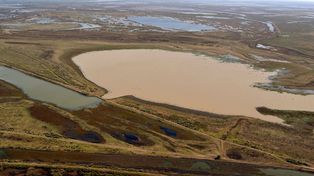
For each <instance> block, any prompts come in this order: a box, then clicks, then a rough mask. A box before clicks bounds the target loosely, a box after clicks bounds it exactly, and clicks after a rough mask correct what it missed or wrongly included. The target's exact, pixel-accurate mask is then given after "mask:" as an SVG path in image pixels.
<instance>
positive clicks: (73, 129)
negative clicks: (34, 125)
mask: <svg viewBox="0 0 314 176" xmlns="http://www.w3.org/2000/svg"><path fill="white" fill-rule="evenodd" d="M29 111H30V113H31V115H32V116H33V117H34V118H36V119H38V120H41V121H43V122H46V123H49V124H52V125H55V126H57V127H59V128H60V130H61V131H62V134H63V135H64V136H65V137H68V138H71V139H77V140H83V141H87V142H93V143H104V142H105V140H104V138H103V137H102V136H101V135H99V134H98V133H96V132H93V131H86V130H84V129H82V128H81V127H80V125H79V124H78V123H76V122H74V121H72V120H70V119H69V118H67V117H65V116H63V115H61V114H59V113H57V112H55V111H54V110H52V109H50V108H48V107H47V106H44V105H39V104H35V105H34V106H32V107H30V108H29Z"/></svg>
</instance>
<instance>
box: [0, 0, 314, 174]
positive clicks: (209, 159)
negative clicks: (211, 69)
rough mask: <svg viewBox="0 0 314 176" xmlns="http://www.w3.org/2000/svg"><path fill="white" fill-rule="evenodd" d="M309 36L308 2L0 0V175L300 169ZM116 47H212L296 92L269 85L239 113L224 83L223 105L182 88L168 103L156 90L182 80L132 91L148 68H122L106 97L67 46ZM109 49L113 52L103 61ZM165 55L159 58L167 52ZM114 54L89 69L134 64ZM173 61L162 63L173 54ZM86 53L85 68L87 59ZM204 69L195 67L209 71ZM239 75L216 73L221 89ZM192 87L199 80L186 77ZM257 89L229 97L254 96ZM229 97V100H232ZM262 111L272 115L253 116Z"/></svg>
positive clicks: (224, 59) (305, 145)
mask: <svg viewBox="0 0 314 176" xmlns="http://www.w3.org/2000/svg"><path fill="white" fill-rule="evenodd" d="M313 41H314V5H313V3H310V2H303V3H301V2H298V3H297V2H282V3H280V2H272V3H270V2H268V3H264V4H263V3H250V2H249V1H246V2H237V1H235V2H233V1H231V2H218V1H217V2H216V1H213V2H212V3H208V2H203V1H195V2H190V1H187V2H184V3H183V2H180V1H176V2H166V1H161V2H159V1H154V0H151V1H144V2H143V1H137V0H133V1H84V0H79V1H72V0H67V1H59V0H58V1H44V0H27V1H22V0H12V1H1V0H0V175H4V176H10V175H38V176H39V175H53V176H59V175H226V176H227V175H228V176H229V175H260V176H276V175H293V176H294V175H296V176H297V175H300V176H311V175H313V172H314V106H313V109H311V106H310V105H311V103H313V96H314V42H313ZM118 51H120V54H121V53H123V52H126V53H124V54H125V55H126V56H130V55H129V52H130V51H134V52H138V51H152V53H149V52H148V53H146V54H144V56H143V55H142V57H138V59H139V58H140V59H141V60H145V57H147V59H152V58H153V54H154V53H153V51H160V52H164V53H169V54H170V55H171V53H179V54H182V56H180V57H178V56H173V58H175V59H180V58H183V59H184V56H186V57H187V58H186V59H189V58H192V57H193V59H194V57H195V58H199V57H201V58H203V60H202V59H200V60H201V61H200V62H206V60H205V61H204V58H211V59H213V60H212V61H209V62H206V64H209V65H211V64H210V63H212V64H217V65H221V64H222V65H224V64H226V65H228V66H230V65H237V66H238V67H241V68H244V67H245V68H246V69H250V70H251V72H253V73H255V72H259V73H260V74H265V75H266V76H264V77H263V79H261V80H254V81H255V82H253V83H258V84H254V85H252V84H251V82H249V83H248V85H249V86H251V87H249V88H248V89H250V90H251V89H254V90H256V91H258V92H264V93H265V92H266V94H267V93H270V94H275V95H276V96H280V95H289V96H290V97H299V98H300V99H299V100H298V103H297V106H293V103H295V102H294V100H293V98H292V100H289V101H291V102H292V103H291V104H292V105H291V106H286V105H288V101H284V100H279V99H272V100H273V101H278V102H275V103H274V104H276V103H277V104H278V106H272V104H271V103H262V104H260V106H257V105H255V104H254V105H253V106H252V107H250V110H251V111H252V112H254V113H246V112H245V110H243V111H242V110H239V108H234V107H230V106H231V105H230V104H229V101H228V99H224V95H221V99H217V101H214V100H213V101H212V103H215V102H216V103H218V100H219V101H221V104H222V105H221V104H220V106H219V107H220V110H219V111H217V110H216V111H215V110H213V111H210V110H209V109H208V108H201V107H200V106H188V105H187V103H186V99H183V100H182V101H178V103H172V102H171V101H164V100H165V99H160V101H158V99H155V98H154V96H155V95H157V94H160V95H162V96H161V97H168V98H171V95H176V96H178V98H176V100H178V99H179V98H180V97H182V94H175V93H178V92H183V94H187V93H189V91H188V90H189V88H190V87H184V89H183V88H182V90H180V91H177V92H175V90H176V89H180V87H175V86H174V87H171V89H172V91H173V93H171V92H170V94H169V95H168V94H164V93H166V92H167V91H165V92H157V93H156V94H154V93H151V94H152V95H154V96H148V97H145V96H143V97H141V95H139V96H137V94H136V92H134V91H132V90H136V88H138V89H140V88H145V91H147V90H153V89H148V88H147V86H148V85H145V86H144V85H143V86H141V84H145V80H144V81H142V82H140V84H139V85H137V86H139V87H135V89H130V87H127V86H128V84H127V83H126V82H127V81H129V79H122V80H123V81H124V82H123V84H122V83H121V82H120V83H119V84H118V86H117V87H118V88H121V90H127V91H130V92H127V93H122V94H117V96H113V97H110V99H108V98H106V96H110V94H111V92H113V93H114V90H113V89H112V88H111V86H115V85H114V84H111V83H110V82H108V83H107V84H108V85H106V84H105V82H104V84H100V83H99V82H97V81H95V80H93V79H91V77H89V76H88V75H87V74H86V70H84V68H83V66H82V65H80V64H78V63H76V62H75V58H77V57H82V56H83V55H86V54H89V53H97V52H108V53H112V52H118ZM183 55H184V56H183ZM103 57H106V55H105V56H103ZM88 58H90V60H93V59H95V58H94V57H93V56H89V57H88ZM119 58H121V57H119ZM106 59H109V60H110V57H108V58H105V59H104V61H103V64H104V65H103V67H105V66H106V63H105V61H106ZM126 59H127V57H126ZM162 59H164V60H163V64H164V62H166V60H165V59H167V58H166V56H164V57H163V58H162ZM168 59H171V58H168ZM114 61H116V60H114ZM114 61H111V64H112V65H109V66H110V68H112V69H113V71H115V72H99V75H98V76H99V77H102V78H108V79H105V81H106V80H109V78H117V77H118V76H117V75H119V74H120V73H121V72H123V69H121V70H119V69H120V68H125V69H126V70H127V69H130V67H131V69H132V68H136V65H137V64H134V63H133V65H132V64H130V65H128V63H127V62H126V63H123V64H122V66H123V67H114V66H115V63H114ZM135 61H136V60H135ZM179 61H180V60H179ZM179 61H173V62H172V63H169V65H168V66H173V67H175V66H176V65H178V68H179V66H180V63H178V62H179ZM108 62H109V61H108ZM150 63H151V62H150ZM153 63H154V64H156V66H157V65H158V64H159V65H160V64H161V62H157V61H156V62H153ZM140 64H141V63H140ZM140 64H139V65H140ZM189 64H190V68H192V67H193V66H195V65H192V64H191V63H190V62H189ZM189 64H186V65H184V67H183V65H182V67H183V70H180V69H178V70H180V71H181V72H179V73H180V74H181V75H182V76H181V77H178V80H174V79H173V82H172V81H171V79H172V78H171V77H169V78H170V79H168V80H167V79H166V78H165V80H167V82H166V83H167V85H168V86H172V84H173V85H176V86H178V85H179V86H180V85H181V84H176V82H180V81H181V82H182V80H183V82H184V80H190V81H189V82H193V77H192V79H189V78H188V77H189V76H190V75H191V74H193V73H195V74H196V72H197V73H198V71H200V69H198V68H200V67H198V66H197V67H196V66H195V67H196V68H194V69H192V71H190V70H188V69H189ZM206 64H205V65H206ZM96 65H98V66H102V65H100V64H96ZM164 65H166V64H164ZM201 65H203V66H204V64H201ZM85 66H86V65H85ZM107 66H108V65H107ZM118 66H121V65H118ZM211 66H213V65H211ZM237 66H235V67H237ZM91 67H93V68H92V69H95V63H94V66H91ZM103 67H101V68H99V69H100V70H101V69H104V68H103ZM110 68H108V69H110ZM206 68H207V67H206ZM206 68H203V69H205V70H206ZM223 68H225V69H227V68H228V67H223ZM125 69H124V71H125ZM152 69H153V68H151V69H150V70H152ZM158 69H159V68H158ZM136 70H137V71H138V70H139V68H138V69H136ZM171 70H172V71H176V69H171V68H169V69H168V70H167V71H168V72H169V71H171ZM159 71H160V70H159ZM189 71H190V72H189ZM218 71H219V70H218ZM229 71H230V70H229ZM112 73H114V75H110V74H112ZM146 73H147V72H146ZM164 73H167V72H163V74H162V76H163V77H167V75H166V74H164ZM205 73H206V74H208V72H207V71H206V72H205V71H204V73H203V75H202V76H203V78H204V77H205V78H206V77H210V75H204V74H205ZM244 73H246V72H244ZM270 73H272V74H270ZM103 74H108V75H103ZM140 74H145V72H144V73H143V72H140ZM154 74H155V75H158V70H157V72H155V73H154ZM215 74H217V75H219V73H215ZM221 74H222V75H223V73H221ZM229 74H230V75H233V76H236V75H237V74H236V73H235V74H232V73H229ZM269 74H270V75H269ZM125 75H127V74H125ZM125 75H123V74H122V76H123V77H125ZM196 75H197V74H196ZM244 75H245V74H243V75H242V76H243V77H244ZM96 76H97V72H96ZM129 76H130V75H129ZM159 76H160V75H159ZM197 76H199V75H197ZM242 76H241V77H240V78H238V81H237V80H236V81H234V79H233V81H234V82H232V80H231V81H230V84H228V81H224V86H228V88H230V89H232V87H236V84H237V83H238V82H241V81H243V82H246V81H248V80H247V79H245V78H243V77H242ZM144 77H145V76H144ZM241 78H242V80H241ZM158 79H159V77H158ZM221 79H226V78H224V77H222V78H221ZM244 79H245V80H244ZM114 80H116V79H113V81H114ZM135 80H136V79H135ZM252 80H253V78H252ZM264 80H267V81H266V82H265V81H264ZM23 81H24V82H23ZM149 81H152V80H149ZM156 82H157V83H158V80H155V83H156ZM219 82H220V81H216V82H213V83H212V84H214V83H216V84H218V83H219ZM160 83H162V82H160ZM197 83H199V82H197ZM241 83H242V82H241ZM195 84H196V83H195ZM129 85H130V84H129ZM182 85H183V86H187V85H188V84H182ZM241 85H242V84H241ZM156 86H158V84H156V85H155V86H154V87H153V88H156ZM207 86H209V87H210V84H209V85H207ZM216 86H218V85H216ZM253 86H254V87H253ZM197 87H203V85H202V84H201V83H200V85H199V86H195V87H192V88H193V89H197ZM206 88H208V87H206ZM169 90H170V88H169ZM183 90H184V91H183ZM222 90H226V89H222ZM108 91H109V92H108ZM193 91H194V90H192V89H191V90H190V93H191V94H192V93H193ZM167 93H169V92H167ZM149 94H150V92H145V95H149ZM232 95H237V96H241V95H243V96H244V95H247V93H246V92H245V91H244V92H242V94H241V93H237V92H234V93H233V92H232ZM210 96H213V95H209V98H210ZM216 96H219V95H216ZM58 97H60V98H58ZM200 97H201V95H200ZM261 97H263V96H260V97H258V96H257V97H256V98H253V100H252V99H245V98H243V99H241V98H240V99H236V100H237V101H240V100H241V101H246V102H243V103H241V104H252V103H250V101H254V99H259V98H261ZM213 99H214V98H213ZM305 99H306V101H305ZM193 101H196V103H199V105H204V103H202V102H201V103H200V102H197V100H196V99H193ZM226 101H228V103H227V102H226ZM180 102H184V103H181V104H180ZM224 102H226V103H224ZM205 103H206V102H205ZM285 103H286V104H285ZM235 104H236V103H235ZM215 105H217V104H215ZM224 105H225V106H228V107H225V108H224V107H223V106H224ZM258 105H259V104H258ZM279 105H281V106H279ZM289 105H290V104H289ZM198 107H199V108H198ZM207 107H208V106H207ZM217 107H218V106H217ZM305 107H306V108H305ZM232 108H233V109H236V110H238V111H233V112H232V113H229V112H228V111H227V110H228V109H232ZM224 109H226V110H225V111H224ZM242 112H243V113H242ZM266 116H267V117H271V118H273V119H276V120H273V121H271V120H268V121H267V120H265V119H263V118H260V117H266ZM270 121H271V122H270ZM274 121H275V122H276V123H274Z"/></svg>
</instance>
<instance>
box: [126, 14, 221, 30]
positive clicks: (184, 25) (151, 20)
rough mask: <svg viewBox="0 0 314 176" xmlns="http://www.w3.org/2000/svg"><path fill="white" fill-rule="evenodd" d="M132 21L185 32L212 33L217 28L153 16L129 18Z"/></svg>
mask: <svg viewBox="0 0 314 176" xmlns="http://www.w3.org/2000/svg"><path fill="white" fill-rule="evenodd" d="M128 19H129V20H131V21H135V22H137V23H140V24H143V25H149V26H156V27H159V28H162V29H166V30H183V31H212V30H215V27H213V26H208V25H203V24H196V23H194V22H186V21H180V20H178V19H174V18H170V17H153V16H133V17H129V18H128Z"/></svg>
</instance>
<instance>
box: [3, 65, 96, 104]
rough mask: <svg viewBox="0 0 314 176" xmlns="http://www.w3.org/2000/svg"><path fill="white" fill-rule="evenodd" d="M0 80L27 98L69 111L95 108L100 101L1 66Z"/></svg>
mask: <svg viewBox="0 0 314 176" xmlns="http://www.w3.org/2000/svg"><path fill="white" fill-rule="evenodd" d="M0 80H4V81H6V82H8V83H11V84H13V85H14V86H16V87H18V88H20V89H21V90H22V91H23V92H24V93H25V94H26V95H27V96H29V97H30V98H32V99H34V100H38V101H42V102H47V103H51V104H54V105H57V106H59V107H61V108H65V109H69V110H79V109H83V108H92V107H96V106H97V105H98V104H99V103H101V101H102V100H101V99H99V98H96V97H89V96H85V95H82V94H80V93H77V92H75V91H72V90H70V89H67V88H64V87H62V86H59V85H56V84H53V83H50V82H48V81H45V80H41V79H38V78H35V77H32V76H29V75H27V74H24V73H22V72H20V71H17V70H14V69H11V68H7V67H3V66H0Z"/></svg>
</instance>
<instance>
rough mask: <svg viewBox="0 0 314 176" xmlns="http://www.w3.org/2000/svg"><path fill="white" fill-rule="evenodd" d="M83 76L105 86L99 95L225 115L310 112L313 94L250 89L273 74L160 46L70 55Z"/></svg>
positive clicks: (261, 116) (268, 118) (273, 120)
mask: <svg viewBox="0 0 314 176" xmlns="http://www.w3.org/2000/svg"><path fill="white" fill-rule="evenodd" d="M73 61H74V62H75V63H76V64H77V65H78V66H79V67H80V68H81V70H82V72H83V74H84V75H85V77H86V78H87V79H89V80H91V81H93V82H95V83H96V84H98V85H99V86H101V87H104V88H106V89H107V90H109V93H108V94H106V95H104V96H103V98H105V99H110V98H116V97H120V96H124V95H134V96H136V97H138V98H141V99H145V100H150V101H154V102H160V103H167V104H172V105H176V106H181V107H186V108H191V109H196V110H202V111H207V112H213V113H217V114H226V115H245V116H250V117H255V118H260V119H263V120H267V121H272V122H282V120H281V119H279V118H277V117H274V116H265V115H262V114H260V113H259V112H257V111H256V107H260V106H266V107H268V108H273V109H281V110H305V111H314V109H313V107H314V95H307V96H303V95H295V94H288V93H279V92H275V91H267V90H263V89H260V88H257V87H254V84H256V83H267V82H270V80H269V79H268V78H269V76H273V75H275V74H276V73H274V72H265V71H261V70H255V69H253V68H251V67H249V66H248V65H244V64H240V63H225V62H221V61H219V60H217V59H214V58H212V57H207V56H197V55H194V54H192V53H182V52H172V51H164V50H149V49H140V50H112V51H95V52H89V53H85V54H82V55H79V56H76V57H74V58H73Z"/></svg>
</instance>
